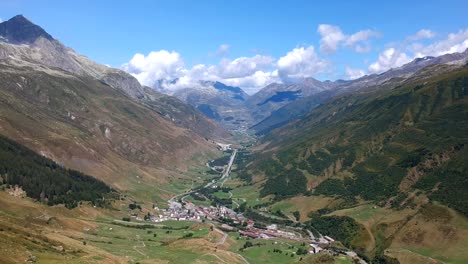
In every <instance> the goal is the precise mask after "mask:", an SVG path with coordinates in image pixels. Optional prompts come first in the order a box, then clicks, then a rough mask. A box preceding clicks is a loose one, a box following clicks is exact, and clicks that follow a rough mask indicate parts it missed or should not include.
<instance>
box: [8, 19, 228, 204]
mask: <svg viewBox="0 0 468 264" xmlns="http://www.w3.org/2000/svg"><path fill="white" fill-rule="evenodd" d="M0 29H1V31H0V33H1V36H2V38H1V39H0V79H1V82H0V94H1V99H0V133H1V134H2V135H4V136H7V137H8V138H11V139H14V140H15V141H17V142H19V143H21V144H24V145H25V146H27V147H29V148H31V149H32V150H34V151H36V152H37V153H41V154H42V155H43V156H46V157H48V158H51V159H53V160H54V161H55V162H57V163H59V164H61V165H63V166H65V167H67V168H72V169H76V170H79V171H82V172H84V173H86V174H88V175H92V176H95V177H97V178H99V179H101V180H103V181H104V182H105V183H108V184H111V185H112V187H113V188H115V189H117V190H119V191H122V190H130V191H135V190H136V189H137V188H141V187H138V186H140V185H141V184H146V185H147V186H151V185H153V184H154V183H156V182H159V183H167V182H168V181H169V180H170V178H171V176H174V175H179V172H183V171H184V170H185V168H186V166H187V164H188V163H190V162H193V161H195V160H196V159H198V158H201V159H203V157H205V156H211V155H213V154H214V151H215V148H214V146H213V145H212V144H211V143H210V142H211V141H210V140H213V139H220V138H223V137H229V134H228V133H227V132H226V131H225V130H224V129H222V128H221V127H220V126H219V125H217V124H216V123H214V122H213V121H211V120H209V119H208V118H206V117H205V116H204V115H203V114H201V113H200V112H199V111H197V110H196V109H195V108H193V107H192V106H190V105H187V104H185V103H183V102H182V101H180V100H178V99H177V98H174V97H170V96H167V95H163V94H160V93H158V92H156V91H154V90H153V89H150V88H148V87H143V86H141V85H140V84H139V83H138V81H137V80H136V79H135V78H134V77H133V76H131V75H129V74H127V73H126V72H124V71H122V70H119V69H113V68H110V67H107V66H104V65H100V64H98V63H95V62H93V61H91V60H90V59H88V58H86V57H84V56H81V55H78V54H76V53H75V52H74V51H73V50H71V49H70V48H67V47H65V46H64V45H63V44H61V43H60V42H59V41H58V40H56V39H54V38H53V37H52V36H50V35H49V34H47V33H46V32H45V31H44V30H43V29H42V28H40V27H39V26H36V25H34V24H33V23H32V22H30V21H29V20H27V19H26V18H24V17H22V16H16V17H14V18H12V19H10V20H8V21H6V22H3V23H0ZM194 157H195V158H194ZM168 169H170V170H168ZM178 177H180V176H178ZM136 194H137V195H145V196H148V193H146V194H145V193H141V192H140V193H136ZM160 195H163V196H164V195H170V192H165V193H164V192H163V193H161V192H160V193H158V194H151V196H152V197H159V196H160Z"/></svg>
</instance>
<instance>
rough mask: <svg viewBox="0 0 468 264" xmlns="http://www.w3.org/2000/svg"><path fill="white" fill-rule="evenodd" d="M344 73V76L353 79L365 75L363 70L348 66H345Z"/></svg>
mask: <svg viewBox="0 0 468 264" xmlns="http://www.w3.org/2000/svg"><path fill="white" fill-rule="evenodd" d="M345 74H346V77H347V78H348V79H350V80H354V79H357V78H360V77H362V76H364V75H366V73H365V72H364V71H363V70H361V69H356V68H351V67H349V66H346V70H345Z"/></svg>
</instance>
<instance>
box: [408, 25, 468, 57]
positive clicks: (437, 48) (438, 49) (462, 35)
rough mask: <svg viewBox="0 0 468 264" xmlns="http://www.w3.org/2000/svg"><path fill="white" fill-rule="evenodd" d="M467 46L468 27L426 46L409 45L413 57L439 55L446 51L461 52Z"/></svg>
mask: <svg viewBox="0 0 468 264" xmlns="http://www.w3.org/2000/svg"><path fill="white" fill-rule="evenodd" d="M467 48H468V29H464V30H460V31H458V32H457V33H450V34H448V35H447V38H446V39H443V40H440V41H437V42H434V43H432V44H430V45H427V46H422V45H419V46H418V45H415V46H412V47H411V50H412V51H413V52H414V54H415V57H424V56H440V55H443V54H447V53H455V52H463V51H465V50H466V49H467Z"/></svg>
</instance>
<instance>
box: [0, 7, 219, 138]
mask: <svg viewBox="0 0 468 264" xmlns="http://www.w3.org/2000/svg"><path fill="white" fill-rule="evenodd" d="M6 58H16V59H18V60H24V61H28V62H32V63H37V64H41V65H45V66H48V67H53V68H60V69H62V70H65V71H68V72H71V73H73V74H75V75H79V76H83V77H87V78H94V79H97V80H100V81H102V82H104V83H106V84H108V85H110V86H112V87H115V88H117V89H120V90H122V91H123V92H125V93H126V94H127V95H128V96H130V97H131V98H133V99H135V100H139V101H140V102H144V103H146V104H148V105H151V107H152V108H154V109H155V110H156V111H158V112H164V116H165V117H167V119H168V120H171V121H174V122H176V123H177V124H178V125H181V126H182V127H184V128H187V129H193V131H194V132H196V133H198V134H201V135H203V136H204V137H207V138H210V137H226V136H227V133H226V132H225V131H223V129H222V128H221V127H220V126H219V125H218V124H216V123H215V122H212V121H211V120H209V119H207V118H205V117H204V116H203V115H201V114H200V113H199V112H198V111H196V110H195V109H193V108H190V107H187V106H184V107H183V108H184V111H187V112H186V113H185V114H181V113H183V111H182V110H181V109H178V107H179V106H181V105H182V104H181V102H177V101H176V100H165V103H162V102H161V101H158V99H159V98H163V97H164V96H163V95H161V94H159V93H158V92H156V91H153V90H149V89H145V87H143V86H141V85H140V83H139V82H138V81H137V80H136V79H135V78H134V77H133V76H131V75H130V74H128V73H126V72H125V71H122V70H119V69H115V68H110V67H107V66H105V65H101V64H98V63H96V62H94V61H92V60H90V59H89V58H87V57H85V56H82V55H79V54H77V53H76V52H74V51H73V50H72V49H70V48H68V47H66V46H64V45H63V44H62V43H60V42H59V41H58V40H56V39H54V38H53V37H52V36H51V35H49V34H48V33H47V32H46V31H45V30H44V29H42V28H41V27H39V26H37V25H35V24H34V23H32V22H31V21H29V20H28V19H27V18H25V17H23V16H22V15H18V16H15V17H13V18H11V19H10V20H8V21H5V22H3V23H0V59H6ZM172 102H174V103H175V104H176V105H168V103H172Z"/></svg>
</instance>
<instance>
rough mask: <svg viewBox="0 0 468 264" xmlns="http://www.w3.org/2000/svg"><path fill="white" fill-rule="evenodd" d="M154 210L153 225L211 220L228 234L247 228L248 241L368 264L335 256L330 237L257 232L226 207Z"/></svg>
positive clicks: (271, 229)
mask: <svg viewBox="0 0 468 264" xmlns="http://www.w3.org/2000/svg"><path fill="white" fill-rule="evenodd" d="M154 209H155V210H156V211H157V212H158V213H157V214H155V215H150V216H149V218H148V219H147V218H145V219H146V220H148V221H151V222H163V221H167V220H176V221H194V222H202V221H203V220H210V221H216V222H219V223H221V226H220V228H221V229H223V230H226V231H235V230H237V229H236V228H235V227H234V226H231V225H229V224H226V222H231V223H233V224H236V225H239V224H242V225H243V226H244V227H245V228H243V230H239V231H238V232H239V234H240V235H242V236H245V237H250V238H253V239H256V238H261V239H273V238H284V239H290V240H295V241H300V242H308V243H309V254H317V253H320V252H328V253H330V254H345V255H348V256H350V257H352V258H355V259H357V260H358V262H359V263H361V264H365V263H366V262H365V261H364V260H362V259H360V258H359V257H358V256H357V255H356V253H355V252H353V251H347V252H335V251H333V250H332V249H328V248H327V245H329V244H330V243H332V242H334V241H335V240H334V239H333V238H331V237H329V236H320V237H317V238H313V237H312V239H309V238H304V237H302V235H301V234H300V233H297V232H290V231H284V230H281V229H279V228H278V226H277V225H276V224H272V225H269V226H267V227H266V229H261V228H257V227H254V224H255V222H254V221H253V220H251V219H247V218H246V217H244V216H243V215H242V214H238V213H236V212H235V211H234V210H232V209H230V208H227V207H225V206H217V207H214V206H200V205H195V204H193V203H191V202H188V201H187V202H185V203H184V204H181V203H179V202H175V201H171V202H170V203H169V209H160V208H157V207H155V208H154ZM132 217H136V218H137V219H136V220H143V219H141V218H139V217H138V216H137V215H132ZM226 220H228V221H226Z"/></svg>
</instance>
